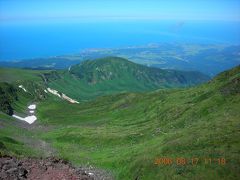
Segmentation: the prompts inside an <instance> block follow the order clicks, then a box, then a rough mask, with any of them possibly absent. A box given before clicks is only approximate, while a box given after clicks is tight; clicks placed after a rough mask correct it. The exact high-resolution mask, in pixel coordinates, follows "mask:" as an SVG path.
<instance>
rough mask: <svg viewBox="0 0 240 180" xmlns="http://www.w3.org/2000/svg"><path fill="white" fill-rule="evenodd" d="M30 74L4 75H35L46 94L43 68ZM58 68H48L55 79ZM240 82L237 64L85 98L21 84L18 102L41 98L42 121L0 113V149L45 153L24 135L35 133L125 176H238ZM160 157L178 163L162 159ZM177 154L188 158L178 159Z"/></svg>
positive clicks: (77, 160)
mask: <svg viewBox="0 0 240 180" xmlns="http://www.w3.org/2000/svg"><path fill="white" fill-rule="evenodd" d="M19 71H20V70H19ZM35 73H36V74H35ZM43 73H44V74H46V73H47V74H49V72H45V71H44V72H42V71H41V73H40V75H41V74H43ZM27 74H28V75H27V76H26V75H23V74H21V75H19V76H17V77H15V76H12V77H10V80H11V81H10V80H9V79H8V77H5V78H4V79H5V81H7V82H12V83H13V85H14V86H16V85H18V83H19V81H18V80H20V82H21V83H26V84H24V86H26V89H27V90H28V91H29V89H31V88H30V86H29V87H28V86H27V83H30V84H31V83H33V84H34V85H36V86H33V87H34V88H33V90H34V92H35V93H34V94H35V95H37V94H41V93H38V91H37V89H38V88H37V87H38V86H40V89H41V87H44V86H45V84H44V83H43V81H42V78H41V76H39V72H38V73H37V72H36V71H29V72H28V73H27ZM60 74H61V73H60ZM9 75H11V73H9ZM58 75H59V74H58V73H57V74H56V73H54V72H53V73H50V79H51V78H52V77H54V78H55V79H56V80H58V79H59V77H58ZM21 76H22V77H24V78H25V79H24V80H23V81H22V80H21ZM76 76H77V75H74V77H76ZM45 77H46V76H45ZM94 77H95V76H94ZM69 78H70V77H69ZM13 79H15V81H13ZM31 79H33V80H34V81H31ZM26 80H28V81H26ZM45 80H46V82H47V83H48V82H49V79H48V78H47V79H45ZM77 80H78V79H76V81H77ZM98 80H99V81H101V80H102V79H101V77H100V79H98ZM16 82H18V83H16ZM16 87H17V86H16ZM67 87H68V86H66V88H67ZM239 89H240V67H239V66H238V67H236V68H234V69H232V70H230V71H226V72H224V73H222V74H220V75H219V76H217V77H216V78H214V79H213V80H211V81H210V82H208V83H206V84H203V85H200V86H197V87H191V88H185V89H172V90H166V89H165V90H157V91H153V92H148V93H146V92H142V93H129V92H125V93H120V94H116V95H108V96H102V97H98V98H97V99H95V100H92V101H89V102H85V103H84V102H81V103H80V104H69V103H68V102H65V101H62V100H60V99H58V98H53V97H52V96H46V98H47V99H45V98H44V99H42V100H40V98H34V97H36V96H32V95H31V93H27V92H24V91H23V90H21V89H18V92H17V93H18V98H19V100H18V101H16V103H14V106H13V107H14V108H15V109H16V110H17V111H18V112H24V110H25V108H26V105H27V103H28V102H30V101H33V100H35V101H37V102H38V107H37V117H38V120H37V122H36V123H37V124H36V126H35V128H33V129H32V130H31V129H26V128H23V127H21V126H20V125H19V124H16V120H13V119H12V118H10V117H9V116H6V114H2V113H0V128H1V131H0V152H1V153H4V154H13V155H18V156H21V155H22V156H39V155H40V154H39V152H38V151H36V150H35V149H34V148H33V146H29V145H28V143H27V142H26V141H25V139H31V140H32V141H35V142H37V143H38V141H40V142H41V141H44V142H45V141H46V142H48V143H51V144H52V145H53V146H54V148H55V149H56V150H57V152H58V154H59V156H60V157H62V158H64V159H68V160H70V161H71V162H73V163H74V164H77V165H84V166H86V165H93V166H97V167H99V168H103V169H107V170H109V171H111V172H112V173H113V175H114V176H115V177H116V179H121V180H122V179H124V180H128V179H129V180H130V179H143V180H149V179H151V180H154V179H156V180H158V179H239V178H240V177H239V172H240V169H239V167H240V166H239V165H240V163H239V162H240V155H239V152H240V142H239V138H238V137H239V135H240V121H239V119H240V112H239V107H240V96H239V95H240V91H239ZM35 90H36V91H35ZM40 92H42V90H41V91H40ZM37 97H39V96H37ZM30 147H31V148H30ZM160 158H168V159H171V160H172V163H171V164H161V163H160V161H158V160H159V159H160ZM179 158H183V159H185V160H186V161H187V162H186V164H183V161H180V163H179V161H178V163H177V162H176V160H177V159H179ZM196 158H198V161H197V159H196ZM192 160H193V161H194V164H192ZM210 162H211V163H210ZM156 163H157V164H156Z"/></svg>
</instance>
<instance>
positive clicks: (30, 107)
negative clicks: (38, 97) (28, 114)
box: [28, 104, 36, 110]
mask: <svg viewBox="0 0 240 180" xmlns="http://www.w3.org/2000/svg"><path fill="white" fill-rule="evenodd" d="M28 109H31V110H34V109H36V104H31V105H30V106H28Z"/></svg>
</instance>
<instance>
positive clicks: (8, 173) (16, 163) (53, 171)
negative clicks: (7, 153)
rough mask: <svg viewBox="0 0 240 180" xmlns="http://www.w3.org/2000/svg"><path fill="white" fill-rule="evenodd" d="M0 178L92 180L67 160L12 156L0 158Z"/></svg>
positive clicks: (8, 179)
mask: <svg viewBox="0 0 240 180" xmlns="http://www.w3.org/2000/svg"><path fill="white" fill-rule="evenodd" d="M0 170H1V171H0V179H4V180H13V179H20V180H24V179H29V180H53V179H54V180H63V179H65V180H94V178H93V177H92V176H91V174H87V172H85V171H84V170H82V169H81V168H74V167H73V166H72V165H71V164H69V163H68V162H66V161H64V160H61V159H56V158H46V159H31V158H26V159H22V160H18V159H16V158H12V157H1V158H0Z"/></svg>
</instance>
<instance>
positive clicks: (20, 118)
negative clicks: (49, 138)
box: [12, 114, 37, 124]
mask: <svg viewBox="0 0 240 180" xmlns="http://www.w3.org/2000/svg"><path fill="white" fill-rule="evenodd" d="M12 117H15V118H17V119H19V120H21V121H26V122H27V123H29V124H32V123H34V121H36V120H37V117H36V116H34V115H31V116H27V117H25V118H23V117H20V116H17V115H15V114H14V115H12Z"/></svg>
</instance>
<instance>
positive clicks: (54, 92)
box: [47, 88, 61, 98]
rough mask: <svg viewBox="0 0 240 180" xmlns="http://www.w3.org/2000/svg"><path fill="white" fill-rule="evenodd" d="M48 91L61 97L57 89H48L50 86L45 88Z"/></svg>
mask: <svg viewBox="0 0 240 180" xmlns="http://www.w3.org/2000/svg"><path fill="white" fill-rule="evenodd" d="M47 90H48V92H50V93H52V94H53V95H55V96H58V97H60V98H61V95H60V94H58V91H56V90H54V89H50V88H47Z"/></svg>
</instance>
